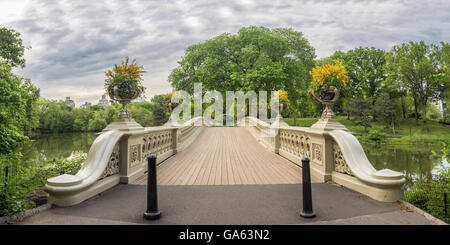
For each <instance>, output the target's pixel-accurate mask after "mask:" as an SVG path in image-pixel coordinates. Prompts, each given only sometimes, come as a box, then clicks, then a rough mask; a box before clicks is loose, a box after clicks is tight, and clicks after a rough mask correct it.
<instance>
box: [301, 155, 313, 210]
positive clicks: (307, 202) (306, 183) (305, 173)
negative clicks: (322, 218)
mask: <svg viewBox="0 0 450 245" xmlns="http://www.w3.org/2000/svg"><path fill="white" fill-rule="evenodd" d="M302 178H303V183H302V186H303V211H301V212H300V216H302V217H303V218H313V217H315V216H316V214H315V213H314V211H313V208H312V194H311V174H310V169H309V158H307V157H305V158H303V159H302Z"/></svg>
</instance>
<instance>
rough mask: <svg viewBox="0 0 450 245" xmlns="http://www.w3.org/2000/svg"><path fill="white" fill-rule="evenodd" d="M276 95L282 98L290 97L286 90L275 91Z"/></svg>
mask: <svg viewBox="0 0 450 245" xmlns="http://www.w3.org/2000/svg"><path fill="white" fill-rule="evenodd" d="M275 96H277V97H278V98H280V99H286V100H287V99H288V92H287V91H284V90H279V91H276V92H275Z"/></svg>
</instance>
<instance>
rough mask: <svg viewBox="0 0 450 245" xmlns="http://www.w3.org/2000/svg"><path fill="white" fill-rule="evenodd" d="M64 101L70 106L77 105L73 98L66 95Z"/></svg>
mask: <svg viewBox="0 0 450 245" xmlns="http://www.w3.org/2000/svg"><path fill="white" fill-rule="evenodd" d="M64 103H66V105H68V106H70V107H75V102H73V100H71V99H70V97H66V101H64Z"/></svg>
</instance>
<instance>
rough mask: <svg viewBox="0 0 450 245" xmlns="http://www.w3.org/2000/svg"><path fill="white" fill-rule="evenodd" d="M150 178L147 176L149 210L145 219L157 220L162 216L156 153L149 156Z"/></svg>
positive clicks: (145, 214)
mask: <svg viewBox="0 0 450 245" xmlns="http://www.w3.org/2000/svg"><path fill="white" fill-rule="evenodd" d="M147 173H148V178H147V211H146V212H145V213H144V219H148V220H155V219H159V218H160V217H161V212H159V210H158V191H157V188H156V185H157V183H156V155H151V156H150V157H149V158H148V172H147Z"/></svg>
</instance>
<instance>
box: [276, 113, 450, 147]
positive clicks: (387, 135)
mask: <svg viewBox="0 0 450 245" xmlns="http://www.w3.org/2000/svg"><path fill="white" fill-rule="evenodd" d="M337 119H338V121H339V122H340V123H342V124H343V125H344V126H345V127H347V128H348V129H349V130H350V131H351V132H353V133H355V134H356V135H358V139H359V140H360V141H361V142H380V140H379V139H376V140H375V139H374V138H380V137H373V135H374V134H376V135H377V136H381V138H382V140H381V142H383V143H389V144H439V142H441V141H449V139H450V127H446V126H445V125H443V124H441V123H439V122H436V121H431V120H428V121H427V125H428V129H429V131H428V132H424V131H423V130H422V128H423V124H422V122H420V121H419V125H416V121H415V119H414V118H407V119H400V120H399V122H398V125H396V128H395V135H394V134H393V132H392V129H391V128H390V127H388V128H387V127H386V126H385V125H384V124H382V123H379V122H372V123H371V127H370V128H368V135H366V136H364V135H363V134H364V127H363V126H361V125H358V124H357V123H355V122H354V121H351V120H347V117H345V116H337ZM317 120H318V118H297V119H296V125H294V119H293V118H285V119H284V121H285V122H286V123H287V124H288V125H289V126H299V127H310V126H311V125H313V124H314V123H315V122H317Z"/></svg>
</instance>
